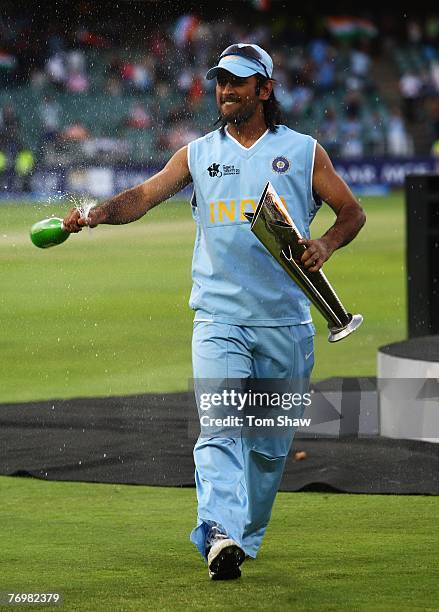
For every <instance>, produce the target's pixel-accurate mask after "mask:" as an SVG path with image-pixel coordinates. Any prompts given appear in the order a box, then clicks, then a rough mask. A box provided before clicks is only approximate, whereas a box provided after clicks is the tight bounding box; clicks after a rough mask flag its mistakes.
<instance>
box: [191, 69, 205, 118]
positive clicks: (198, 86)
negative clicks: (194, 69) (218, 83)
mask: <svg viewBox="0 0 439 612" xmlns="http://www.w3.org/2000/svg"><path fill="white" fill-rule="evenodd" d="M203 98H204V87H203V81H202V79H201V77H200V76H199V75H195V76H194V78H193V79H192V83H191V86H190V89H189V91H188V97H187V101H188V104H189V109H190V110H191V111H194V112H195V111H197V109H198V108H199V107H200V106H201V104H202V102H203Z"/></svg>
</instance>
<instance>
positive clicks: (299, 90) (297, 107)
mask: <svg viewBox="0 0 439 612" xmlns="http://www.w3.org/2000/svg"><path fill="white" fill-rule="evenodd" d="M297 83H298V84H297V85H296V86H295V87H294V88H293V91H292V97H293V100H292V105H291V108H290V111H289V112H290V113H291V114H292V115H293V116H294V117H302V116H303V115H304V114H305V113H306V111H307V110H308V108H309V105H310V103H311V101H312V99H313V97H314V92H313V90H312V88H311V86H310V82H309V78H308V75H307V74H306V73H305V72H302V73H301V74H300V75H298V77H297Z"/></svg>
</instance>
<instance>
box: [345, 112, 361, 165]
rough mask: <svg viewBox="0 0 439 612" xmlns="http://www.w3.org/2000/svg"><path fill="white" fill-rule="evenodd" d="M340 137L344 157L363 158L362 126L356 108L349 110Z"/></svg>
mask: <svg viewBox="0 0 439 612" xmlns="http://www.w3.org/2000/svg"><path fill="white" fill-rule="evenodd" d="M340 136H341V149H340V154H341V156H342V157H346V158H349V159H354V158H359V157H362V155H363V153H364V146H363V138H362V125H361V122H360V120H359V119H358V113H357V109H356V108H350V109H348V111H347V113H346V117H345V118H344V119H343V120H342V122H341V125H340Z"/></svg>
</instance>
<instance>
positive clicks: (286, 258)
mask: <svg viewBox="0 0 439 612" xmlns="http://www.w3.org/2000/svg"><path fill="white" fill-rule="evenodd" d="M245 216H246V218H247V219H248V220H249V221H250V222H251V231H252V232H253V233H254V234H255V236H256V237H257V238H258V239H259V240H260V242H262V244H263V245H264V246H265V248H266V249H267V250H268V251H269V253H270V254H271V255H272V256H273V257H274V258H275V259H276V261H277V262H278V263H280V265H281V266H282V268H283V269H284V270H285V271H286V272H287V274H288V275H289V276H290V277H291V278H292V279H293V280H294V282H295V283H297V284H298V285H299V287H300V288H301V289H302V291H303V292H304V293H305V295H306V296H307V297H308V298H309V299H310V300H311V302H312V303H313V304H314V306H315V307H316V308H317V310H318V311H319V312H320V313H321V314H322V315H323V317H324V318H325V319H326V321H327V322H328V328H329V336H328V341H329V342H338V341H339V340H342V339H343V338H346V336H349V334H351V333H352V332H353V331H355V330H356V329H358V327H360V325H361V323H362V322H363V317H362V315H360V314H356V315H352V314H350V313H349V312H347V311H346V309H345V307H344V306H343V304H342V303H341V302H340V300H339V298H338V296H337V294H336V293H335V291H334V289H333V288H332V286H331V285H330V283H329V281H328V279H327V278H326V276H325V274H324V273H323V272H322V270H318V271H317V272H310V271H309V270H308V269H307V268H305V266H304V265H303V264H302V263H301V262H300V259H301V257H302V255H303V253H304V252H305V250H306V246H305V245H304V244H300V243H299V240H301V239H302V236H301V234H300V232H299V230H298V229H297V227H296V225H295V224H294V221H293V219H292V218H291V216H290V214H289V213H288V210H287V209H286V207H285V205H284V204H283V202H282V200H281V199H280V197H279V195H278V194H277V192H276V190H275V189H274V187H273V185H272V184H271V183H270V182H268V183H267V184H266V186H265V189H264V191H263V192H262V195H261V198H260V200H259V203H258V206H257V208H256V211H255V212H254V213H245Z"/></svg>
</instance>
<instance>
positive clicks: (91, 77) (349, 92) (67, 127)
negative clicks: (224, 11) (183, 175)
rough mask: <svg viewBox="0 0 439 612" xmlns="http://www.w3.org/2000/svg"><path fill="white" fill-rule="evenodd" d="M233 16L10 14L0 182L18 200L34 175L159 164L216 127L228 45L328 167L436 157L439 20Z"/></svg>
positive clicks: (261, 6)
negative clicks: (15, 186) (248, 47)
mask: <svg viewBox="0 0 439 612" xmlns="http://www.w3.org/2000/svg"><path fill="white" fill-rule="evenodd" d="M234 4H235V3H234ZM237 4H239V3H237ZM240 4H241V5H242V7H243V8H245V7H247V10H248V11H249V13H251V19H245V18H243V15H242V14H241V13H239V12H238V13H235V14H233V13H232V14H230V15H229V16H228V17H227V18H222V19H218V16H217V14H213V15H212V16H210V15H208V14H207V15H206V14H200V13H197V12H195V11H193V10H192V11H187V12H182V11H181V10H180V12H179V13H175V11H174V14H172V11H171V12H170V13H171V14H164V13H166V11H162V12H160V7H159V4H157V3H153V2H146V3H136V2H134V3H125V4H123V5H122V8H121V9H120V12H121V17H120V19H119V20H117V19H116V20H115V19H114V14H111V15H108V19H105V18H103V14H102V13H101V14H100V15H99V13H97V12H96V10H94V9H93V5H91V4H87V3H86V2H84V3H79V4H78V5H75V6H74V8H72V7H71V8H70V10H68V11H62V12H61V13H59V14H58V15H57V14H56V11H54V12H53V14H52V15H51V17H50V19H45V20H42V21H41V20H40V21H39V20H38V16H37V15H35V14H32V12H30V13H29V12H28V13H27V16H25V15H26V13H23V14H21V13H20V14H16V12H15V11H14V10H13V9H12V4H11V5H10V9H11V10H10V11H9V13H10V14H3V16H2V17H1V18H0V172H2V171H5V170H6V169H7V168H11V167H14V168H15V172H16V175H17V181H19V182H20V183H21V184H20V187H21V188H23V189H25V188H26V180H27V177H28V176H29V175H30V174H31V172H32V170H33V168H34V167H35V166H37V165H44V166H46V167H49V166H59V165H68V164H72V163H78V162H79V163H83V162H84V161H88V162H99V163H101V162H108V163H113V164H118V163H120V164H129V163H137V164H150V165H154V164H162V163H163V162H164V161H166V160H167V159H168V158H169V156H170V154H171V153H172V152H174V151H175V150H176V149H177V148H179V147H180V146H183V145H184V144H186V143H187V142H189V141H191V140H193V139H194V138H197V137H198V136H201V135H202V134H204V133H206V132H208V131H210V130H212V129H214V127H213V126H214V122H215V119H216V118H217V112H216V105H215V100H214V95H213V92H214V86H215V83H214V82H209V81H206V80H205V79H204V76H205V73H206V71H207V69H208V68H209V67H210V66H212V65H214V64H215V62H216V61H217V58H218V55H219V53H220V52H221V51H222V49H223V48H225V47H226V46H227V45H229V44H231V43H234V42H237V41H244V42H253V43H257V44H259V45H261V46H262V47H264V48H265V49H266V50H267V51H269V52H270V53H271V55H272V57H273V60H274V65H275V72H274V77H275V79H276V85H275V89H276V94H277V97H278V99H279V101H280V103H281V106H282V110H283V113H284V116H285V123H286V124H287V125H289V126H290V127H291V128H293V129H295V130H297V131H300V132H305V133H309V134H311V135H313V136H314V137H316V138H317V139H318V140H319V142H320V143H321V144H322V145H323V146H324V147H325V148H326V149H327V150H328V152H329V153H330V154H331V156H332V157H334V158H343V159H358V158H367V157H379V156H393V157H408V156H415V155H424V156H425V155H432V156H434V155H437V156H439V11H438V15H423V16H422V17H416V18H413V17H410V18H405V17H403V16H401V15H399V16H394V15H391V14H382V15H378V16H375V17H371V16H370V15H367V16H363V15H362V16H358V15H357V16H345V15H343V16H340V15H331V14H329V13H328V14H327V15H321V16H316V15H315V14H313V15H312V18H310V19H309V20H308V19H307V18H306V16H305V17H290V16H288V14H286V12H285V11H282V10H281V6H280V3H276V2H272V3H271V5H270V3H268V2H263V1H260V2H248V3H243V2H241V3H240ZM165 6H167V5H165ZM181 7H183V8H184V3H182V4H181ZM181 7H180V8H181ZM151 11H155V12H156V13H155V14H151ZM244 14H245V13H244ZM247 22H248V23H251V24H252V25H251V27H250V26H247V25H246V23H247Z"/></svg>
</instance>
